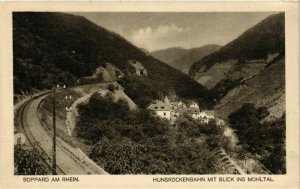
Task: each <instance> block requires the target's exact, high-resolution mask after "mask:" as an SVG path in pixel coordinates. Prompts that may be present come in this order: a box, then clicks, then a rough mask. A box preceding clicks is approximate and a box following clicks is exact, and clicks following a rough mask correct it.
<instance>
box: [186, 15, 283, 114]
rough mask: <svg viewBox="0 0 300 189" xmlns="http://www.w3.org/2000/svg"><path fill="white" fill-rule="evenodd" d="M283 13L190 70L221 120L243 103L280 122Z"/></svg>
mask: <svg viewBox="0 0 300 189" xmlns="http://www.w3.org/2000/svg"><path fill="white" fill-rule="evenodd" d="M284 26H285V24H284V13H278V14H274V15H271V16H269V17H267V18H266V19H264V20H262V21H261V22H259V23H258V24H257V25H255V26H253V27H252V28H250V29H248V30H247V31H245V32H244V33H243V34H242V35H241V36H239V37H238V38H237V39H235V40H233V41H232V42H230V43H228V44H227V45H225V46H224V47H223V48H221V49H220V50H219V51H217V52H215V53H213V54H211V55H209V56H206V57H204V58H203V59H201V60H200V61H198V62H196V63H195V64H194V65H193V66H192V67H191V69H190V74H191V76H192V77H193V78H194V79H195V80H197V81H198V82H199V83H201V84H202V85H204V86H206V87H208V88H209V89H210V90H211V92H212V93H211V94H214V95H215V96H214V97H213V98H214V99H216V102H217V106H215V110H216V112H217V114H218V115H219V116H220V117H222V118H223V119H227V116H228V115H229V114H230V113H231V112H233V111H235V110H237V109H238V108H240V107H241V106H242V105H243V104H244V103H253V104H255V105H256V106H258V107H259V106H264V107H267V108H268V110H269V111H270V112H271V115H273V116H275V117H277V118H279V117H281V116H282V114H283V113H284V112H285V31H284V28H285V27H284Z"/></svg>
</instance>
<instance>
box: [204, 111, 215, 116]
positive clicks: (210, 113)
mask: <svg viewBox="0 0 300 189" xmlns="http://www.w3.org/2000/svg"><path fill="white" fill-rule="evenodd" d="M203 112H204V113H205V114H206V115H207V116H215V112H214V111H213V110H205V111H203Z"/></svg>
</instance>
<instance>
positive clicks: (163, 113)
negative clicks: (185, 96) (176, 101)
mask: <svg viewBox="0 0 300 189" xmlns="http://www.w3.org/2000/svg"><path fill="white" fill-rule="evenodd" d="M147 109H148V110H150V111H152V112H153V113H155V115H157V116H159V117H162V118H166V119H168V120H170V119H171V103H170V100H169V99H168V97H167V96H166V98H165V100H164V101H159V100H156V102H155V103H153V104H150V105H149V106H148V108H147Z"/></svg>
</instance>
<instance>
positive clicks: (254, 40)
mask: <svg viewBox="0 0 300 189" xmlns="http://www.w3.org/2000/svg"><path fill="white" fill-rule="evenodd" d="M284 26H285V24H284V13H278V14H274V15H271V16H269V17H267V18H266V19H264V20H263V21H261V22H259V23H258V24H257V25H255V26H253V27H252V28H250V29H248V30H247V31H245V32H244V33H243V34H242V35H240V36H239V37H238V38H237V39H235V40H233V41H232V42H230V43H228V44H227V45H225V46H224V47H222V48H221V49H220V50H219V51H217V52H215V53H213V54H211V55H208V56H206V57H204V58H203V59H201V60H199V61H197V62H195V63H194V64H193V65H192V66H191V68H190V70H189V74H190V75H191V76H193V77H194V76H195V75H196V74H197V73H198V72H199V71H200V70H202V71H206V70H208V69H209V68H211V67H212V66H213V65H215V64H216V63H220V62H224V61H227V60H230V59H237V60H238V61H239V62H240V63H243V62H245V61H246V60H253V59H265V58H267V56H268V55H269V54H274V53H280V54H284V50H285V31H284Z"/></svg>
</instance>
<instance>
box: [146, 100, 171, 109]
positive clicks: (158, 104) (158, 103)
mask: <svg viewBox="0 0 300 189" xmlns="http://www.w3.org/2000/svg"><path fill="white" fill-rule="evenodd" d="M147 109H149V110H153V111H170V110H171V104H170V103H166V102H163V101H156V102H155V103H153V104H150V105H149V106H148V108H147Z"/></svg>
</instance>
